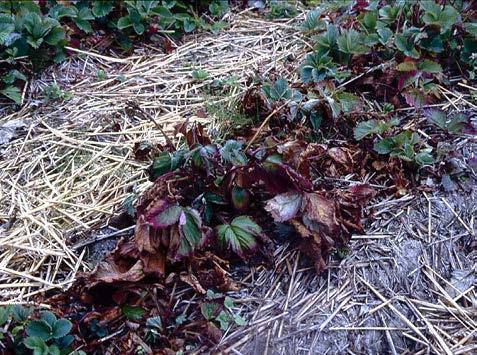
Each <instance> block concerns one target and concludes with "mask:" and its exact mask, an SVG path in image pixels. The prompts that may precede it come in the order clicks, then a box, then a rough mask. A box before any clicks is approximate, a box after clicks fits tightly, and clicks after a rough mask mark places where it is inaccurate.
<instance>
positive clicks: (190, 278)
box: [180, 272, 207, 295]
mask: <svg viewBox="0 0 477 355" xmlns="http://www.w3.org/2000/svg"><path fill="white" fill-rule="evenodd" d="M180 279H181V281H182V282H185V283H186V284H188V285H189V286H190V287H192V288H193V289H194V291H195V292H197V293H200V294H202V295H205V294H206V292H207V291H206V290H205V289H204V288H203V287H202V285H201V284H200V283H199V280H197V277H196V276H195V275H194V274H192V273H186V272H183V273H181V274H180Z"/></svg>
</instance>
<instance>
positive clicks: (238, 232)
mask: <svg viewBox="0 0 477 355" xmlns="http://www.w3.org/2000/svg"><path fill="white" fill-rule="evenodd" d="M261 233H262V228H260V226H259V225H258V224H256V223H255V222H254V221H252V219H250V217H248V216H240V217H236V218H234V220H233V221H232V223H230V224H221V225H219V226H218V227H217V235H218V241H219V244H220V245H221V246H222V247H225V246H228V247H230V249H232V251H234V252H235V253H236V254H237V255H239V256H240V257H244V252H245V251H247V250H254V249H255V248H256V247H257V241H256V239H255V237H256V236H258V235H260V234H261Z"/></svg>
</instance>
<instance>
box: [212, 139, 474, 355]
mask: <svg viewBox="0 0 477 355" xmlns="http://www.w3.org/2000/svg"><path fill="white" fill-rule="evenodd" d="M459 146H460V148H459V150H463V151H465V152H464V155H466V156H467V157H470V156H472V155H474V154H475V152H476V148H477V145H476V143H475V142H469V141H468V140H467V139H464V140H463V141H462V142H460V144H459ZM471 186H473V190H472V192H471V193H468V192H459V193H452V194H444V193H434V194H429V193H427V194H426V193H423V195H406V196H403V197H401V198H398V199H395V198H388V199H385V200H382V201H379V202H376V203H374V204H372V205H371V206H368V207H367V211H368V213H369V214H370V217H371V220H372V221H373V222H372V223H370V224H369V223H368V225H367V228H366V229H367V234H366V235H355V236H353V238H352V240H351V243H350V245H349V250H348V252H347V255H346V256H345V257H344V259H342V260H341V259H340V258H339V257H338V256H336V255H335V256H334V257H332V258H331V260H330V262H329V265H330V266H329V269H328V270H327V272H325V274H324V275H322V276H317V275H316V273H315V271H314V269H313V268H312V267H310V266H309V264H307V263H306V260H304V257H303V256H302V255H301V254H300V252H299V251H298V250H295V249H293V248H290V247H289V246H282V247H280V248H279V249H278V250H277V251H276V267H275V269H274V270H267V269H265V268H259V269H257V270H253V271H252V272H251V273H250V274H249V275H248V276H247V277H245V278H244V280H243V286H244V288H243V290H242V291H240V292H239V293H237V295H235V297H237V298H241V303H242V308H241V310H242V312H243V313H245V314H248V315H249V323H248V324H247V327H244V328H239V329H236V330H234V331H233V332H231V333H230V334H226V335H225V336H224V338H223V339H222V343H221V344H220V345H221V346H222V347H223V348H225V349H227V350H226V352H230V353H236V354H384V353H386V354H393V355H395V354H429V353H431V354H449V355H450V354H472V353H476V352H477V321H476V319H477V289H476V286H475V285H476V284H477V248H476V247H477V240H476V238H475V216H476V212H477V207H476V206H477V204H476V200H477V195H476V193H475V192H476V190H475V180H473V181H472V183H471Z"/></svg>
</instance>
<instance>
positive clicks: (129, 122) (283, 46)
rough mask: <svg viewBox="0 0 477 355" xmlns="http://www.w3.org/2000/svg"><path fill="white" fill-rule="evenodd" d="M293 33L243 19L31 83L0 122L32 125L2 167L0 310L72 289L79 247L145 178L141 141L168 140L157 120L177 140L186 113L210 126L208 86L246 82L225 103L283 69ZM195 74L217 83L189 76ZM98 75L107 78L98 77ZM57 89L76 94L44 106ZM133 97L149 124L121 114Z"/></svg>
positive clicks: (6, 150)
mask: <svg viewBox="0 0 477 355" xmlns="http://www.w3.org/2000/svg"><path fill="white" fill-rule="evenodd" d="M297 35H298V34H297V32H296V31H295V27H294V25H293V24H292V23H290V22H288V23H287V22H281V23H280V22H275V23H271V22H267V21H264V20H262V19H255V18H250V16H248V18H246V19H245V18H243V17H241V16H238V17H237V18H236V19H233V20H232V25H231V28H230V29H229V30H227V31H225V32H223V33H220V34H218V35H211V34H203V35H200V36H197V37H196V36H194V37H190V38H188V39H187V41H185V44H184V45H181V46H179V47H178V48H177V49H176V50H175V51H174V52H173V53H171V54H162V53H157V52H155V53H154V52H152V50H151V49H149V50H147V51H146V50H143V52H145V53H140V54H141V55H134V56H131V57H129V58H125V59H121V58H117V57H113V56H104V55H99V54H96V53H93V52H83V51H77V52H79V53H78V54H79V56H78V57H76V58H73V59H70V60H69V61H67V62H65V63H64V64H62V65H61V66H59V67H57V68H55V69H52V70H47V73H45V74H44V76H43V77H42V78H40V79H37V80H35V81H33V82H31V83H29V85H30V86H29V91H28V95H26V97H25V102H26V104H25V105H24V107H23V108H22V109H21V110H20V111H19V112H16V113H13V114H10V115H3V116H4V117H3V118H2V119H1V120H0V124H3V123H5V122H8V121H11V120H20V121H21V122H25V123H26V124H27V126H28V127H29V128H28V129H27V130H26V133H25V135H24V136H23V137H21V138H19V139H16V140H15V141H13V142H11V143H10V144H9V145H8V146H6V147H3V149H2V156H1V161H0V226H1V227H0V301H2V302H1V303H0V304H5V303H25V302H28V301H29V300H30V299H31V296H33V295H35V294H38V293H40V292H44V291H46V290H50V289H64V288H65V287H68V285H70V284H71V282H72V281H73V280H74V278H75V274H76V273H77V272H78V271H80V270H84V269H87V267H88V265H86V263H85V262H84V257H85V254H84V252H81V253H77V252H75V250H76V249H80V248H75V247H74V246H75V244H77V245H81V244H82V243H83V244H84V242H85V239H86V242H87V238H88V236H89V235H90V234H91V231H93V230H95V229H98V228H99V227H101V226H102V225H105V224H107V220H108V217H110V216H112V215H113V214H114V213H115V212H118V210H119V209H120V208H121V203H122V202H123V201H124V199H125V198H126V196H128V194H130V193H131V191H132V190H133V189H134V188H135V187H137V186H139V185H141V184H144V183H146V180H147V178H146V174H145V171H144V168H145V167H146V163H142V162H139V161H137V160H135V158H134V152H133V147H134V145H135V144H136V143H141V142H147V143H150V144H152V145H154V144H157V143H163V142H164V137H163V134H162V133H161V132H160V130H159V129H157V126H156V124H158V125H159V126H160V127H161V129H162V130H163V131H164V132H165V134H167V135H169V136H171V135H172V132H173V127H174V125H175V124H177V123H178V122H182V121H183V120H184V119H185V118H186V117H190V116H193V117H192V119H191V121H194V120H195V121H200V122H203V123H207V122H209V120H208V119H207V120H206V119H204V118H200V117H198V116H196V115H195V113H196V111H197V110H198V109H199V108H202V107H203V101H204V98H203V97H202V96H201V95H202V93H201V89H202V88H203V86H204V85H208V84H210V82H211V81H212V80H213V79H224V78H229V77H230V76H232V75H236V76H237V77H238V78H239V79H237V80H238V81H237V86H236V88H235V89H234V90H233V91H232V93H231V94H230V95H229V96H228V97H225V98H224V97H221V98H216V99H214V98H210V97H208V98H207V100H208V101H209V102H211V101H214V100H218V101H219V102H220V101H224V105H226V104H227V103H229V102H230V100H232V99H233V98H234V97H237V96H238V95H240V94H241V93H242V92H243V91H244V90H245V89H246V88H247V85H248V84H247V83H246V80H247V78H249V77H251V76H252V75H254V73H258V72H260V73H262V74H263V73H267V72H270V71H272V70H275V69H279V70H281V71H282V72H283V74H285V69H284V68H283V59H284V58H285V57H287V56H288V55H289V54H290V53H295V54H299V53H301V52H303V48H304V46H305V44H304V43H303V42H302V41H301V39H300V38H299V37H297ZM199 68H200V69H205V70H207V72H208V73H209V74H210V80H206V81H203V82H196V81H194V79H193V78H192V75H191V74H192V71H193V70H195V69H199ZM99 69H102V70H104V72H105V73H106V75H107V78H106V79H105V80H101V81H99V80H98V78H97V77H98V76H97V73H98V70H99ZM53 82H56V83H57V84H58V85H59V86H60V87H61V88H62V89H63V90H64V91H69V92H70V93H71V94H72V99H71V100H69V101H66V102H51V103H50V104H48V105H42V104H41V100H39V97H40V93H41V91H42V89H43V88H44V87H45V86H46V85H48V84H51V83H53ZM131 101H134V102H135V103H136V104H138V105H139V107H140V108H141V109H142V110H144V111H145V112H146V114H147V115H148V117H145V116H144V115H142V114H138V112H131V110H128V109H126V108H127V107H128V105H129V103H130V102H131ZM199 116H200V115H199ZM151 118H152V120H151ZM152 121H155V123H154V122H152ZM212 123H213V122H212ZM212 123H211V124H212Z"/></svg>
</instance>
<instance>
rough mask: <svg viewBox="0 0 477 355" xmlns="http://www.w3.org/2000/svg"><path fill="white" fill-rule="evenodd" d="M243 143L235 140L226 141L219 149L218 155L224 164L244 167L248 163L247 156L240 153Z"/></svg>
mask: <svg viewBox="0 0 477 355" xmlns="http://www.w3.org/2000/svg"><path fill="white" fill-rule="evenodd" d="M242 146H243V143H240V142H237V141H236V140H232V139H231V140H228V141H227V142H225V144H224V146H223V147H222V148H220V155H221V157H222V159H223V160H224V161H226V162H229V163H232V164H233V165H236V166H242V165H246V164H247V162H248V159H247V156H246V155H245V153H244V152H243V151H242Z"/></svg>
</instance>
